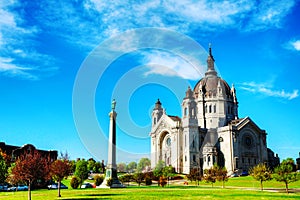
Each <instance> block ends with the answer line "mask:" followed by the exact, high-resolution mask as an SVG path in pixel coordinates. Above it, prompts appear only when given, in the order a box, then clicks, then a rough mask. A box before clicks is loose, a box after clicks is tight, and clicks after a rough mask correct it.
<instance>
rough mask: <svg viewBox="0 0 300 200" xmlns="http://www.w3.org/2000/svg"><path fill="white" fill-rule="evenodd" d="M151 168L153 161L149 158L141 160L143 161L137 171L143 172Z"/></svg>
mask: <svg viewBox="0 0 300 200" xmlns="http://www.w3.org/2000/svg"><path fill="white" fill-rule="evenodd" d="M150 166H151V161H150V159H149V158H141V160H140V162H139V164H138V166H137V171H138V172H143V171H145V170H147V168H148V167H150Z"/></svg>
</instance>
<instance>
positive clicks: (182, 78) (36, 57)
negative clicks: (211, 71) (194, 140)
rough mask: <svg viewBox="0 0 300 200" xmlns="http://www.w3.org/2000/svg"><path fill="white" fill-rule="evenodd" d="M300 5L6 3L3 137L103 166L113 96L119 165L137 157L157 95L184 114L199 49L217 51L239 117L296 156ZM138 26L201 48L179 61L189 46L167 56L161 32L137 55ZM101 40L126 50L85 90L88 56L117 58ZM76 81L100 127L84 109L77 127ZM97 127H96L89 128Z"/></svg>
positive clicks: (1, 17) (0, 31) (286, 1)
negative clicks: (82, 76)
mask: <svg viewBox="0 0 300 200" xmlns="http://www.w3.org/2000/svg"><path fill="white" fill-rule="evenodd" d="M299 9H300V2H299V1H293V0H282V1H278V0H270V1H255V0H253V1H251V0H250V1H249V0H247V1H246V0H245V1H243V0H240V1H224V2H222V1H200V2H195V1H191V0H182V1H180V2H177V1H173V0H165V1H164V0H153V1H127V2H124V1H121V0H116V1H113V2H110V1H96V0H84V1H79V0H73V1H71V0H66V1H61V2H56V1H35V0H27V1H26V0H22V1H21V0H19V1H18V0H7V1H1V2H0V91H1V98H0V136H1V139H0V140H1V141H3V142H6V143H7V144H12V145H23V144H26V143H32V144H34V145H35V146H36V147H38V148H40V149H55V150H58V151H63V152H64V151H68V152H69V154H70V155H71V157H72V158H77V157H85V158H89V157H91V156H93V157H94V158H96V159H97V160H100V159H106V156H107V155H106V145H107V141H106V139H105V137H107V135H108V133H107V132H108V122H109V121H108V113H109V111H110V101H111V99H112V98H116V99H117V112H118V117H117V119H118V120H119V123H118V146H119V147H120V151H119V156H118V160H119V161H125V162H128V161H131V160H134V161H137V160H138V159H139V158H140V157H141V156H144V155H147V153H149V151H150V139H149V137H148V134H149V131H150V127H149V125H150V122H151V119H150V114H151V109H152V108H153V105H154V103H155V101H156V100H157V98H160V99H161V102H162V104H163V106H164V107H165V108H166V110H167V113H168V114H171V115H179V116H181V110H180V104H181V100H182V97H183V95H184V92H185V88H186V87H187V86H188V85H191V86H192V87H193V86H194V85H195V83H196V82H197V80H199V79H200V78H201V77H202V76H203V71H204V70H205V69H206V67H205V64H203V63H205V59H206V55H205V54H204V53H206V52H205V50H207V48H208V44H209V43H212V48H213V55H214V57H215V60H216V65H217V68H218V71H219V75H220V76H221V77H222V78H223V79H225V80H226V81H227V82H228V83H229V84H230V85H231V84H232V83H234V84H235V87H236V89H237V97H238V101H239V116H240V117H246V116H250V118H251V119H252V120H254V121H255V122H256V123H257V124H258V125H259V126H260V127H261V128H262V129H265V130H266V131H267V133H268V138H267V142H268V146H269V147H270V148H271V149H273V151H274V152H275V153H278V154H279V156H280V157H281V158H286V157H293V158H296V157H297V156H298V152H299V151H300V145H299V144H300V137H299V129H298V124H299V114H298V112H299V111H300V110H299V108H300V101H299V99H300V97H299V89H300V81H299V75H300V73H299V71H300V69H299V67H300V66H299V65H300V28H299V27H300V26H299V25H300V24H299V20H298V19H300V14H299V12H298V11H299ZM140 28H159V29H157V30H158V32H160V31H162V32H164V33H166V35H167V34H169V33H170V31H171V35H172V36H174V37H175V36H177V34H179V35H178V37H181V36H182V38H184V37H186V38H184V39H182V40H185V41H190V40H193V41H195V42H197V43H198V44H199V45H200V51H199V52H196V51H191V52H189V53H191V54H194V55H193V56H191V58H188V59H187V58H186V57H182V55H181V54H180V53H179V54H176V53H178V52H179V50H178V49H180V48H183V46H184V45H183V46H179V47H178V49H176V48H175V47H174V46H172V40H169V41H168V42H169V43H168V45H169V46H168V48H157V47H160V45H161V44H159V42H162V41H161V40H160V39H161V38H155V37H158V36H157V35H155V34H154V35H149V38H151V40H150V39H149V41H147V42H148V43H147V44H148V45H149V44H152V43H153V46H151V45H150V46H149V47H148V48H138V49H130V48H129V47H130V45H131V44H135V43H141V39H142V38H143V37H145V35H143V36H141V35H139V34H137V32H136V31H135V30H138V29H140ZM130 31H133V32H130ZM146 32H147V31H146ZM146 32H144V33H146ZM128 33H130V34H128ZM125 36H126V37H125ZM146 36H147V35H146ZM159 37H160V36H159ZM122 39H123V40H122ZM144 39H145V38H144ZM120 40H121V41H123V42H122V43H117V42H116V41H120ZM146 40H147V38H146ZM104 44H106V45H107V44H109V45H110V47H111V48H115V49H118V50H120V49H122V50H121V51H120V52H121V53H122V54H120V56H119V57H117V58H115V59H114V60H112V62H111V63H109V65H108V66H106V68H103V66H100V64H99V65H97V64H95V66H94V68H93V70H95V74H97V73H99V71H101V70H103V72H102V73H101V76H100V77H98V80H96V81H97V82H96V83H97V84H96V85H93V86H91V85H90V83H91V82H92V78H91V80H89V78H86V79H84V83H83V82H79V83H78V80H79V79H78V77H80V74H81V71H80V69H82V68H84V67H85V66H86V65H88V64H87V63H88V62H89V61H90V60H91V59H92V57H93V55H96V54H97V56H99V57H101V58H98V59H102V58H103V57H106V56H107V55H106V54H110V52H108V51H107V52H105V51H101V52H100V53H99V52H97V50H99V48H100V47H103V45H104ZM201 46H202V47H203V48H202V47H201ZM140 47H141V46H140ZM150 47H151V48H150ZM152 47H156V48H152ZM177 50H178V51H177ZM197 53H199V54H197ZM183 54H184V53H183ZM195 55H199V56H195ZM192 58H196V60H195V62H196V63H197V64H198V68H197V69H198V70H196V71H195V68H194V67H191V59H192ZM82 71H83V70H82ZM96 72H97V73H96ZM92 76H93V74H91V77H92ZM76 83H77V84H79V86H80V87H82V88H81V89H82V92H83V93H78V94H82V96H83V97H85V94H84V91H89V89H86V88H85V87H87V88H88V87H90V86H91V87H94V93H93V94H87V96H89V95H90V96H91V98H93V101H89V102H88V103H89V104H88V105H87V104H85V102H84V101H81V100H80V101H78V102H79V103H81V104H82V105H81V106H82V108H83V110H88V109H91V113H93V114H92V115H91V116H92V117H94V118H93V119H90V118H89V117H90V116H88V115H87V116H85V114H82V113H81V114H80V115H79V118H78V119H77V121H76V116H77V117H78V115H77V113H76V112H75V113H74V102H75V109H76V99H75V101H74V93H75V95H76V92H77V88H76ZM75 97H76V96H75ZM85 105H86V106H87V107H86V109H85ZM74 118H75V120H74ZM93 120H94V121H96V122H97V124H93V125H95V127H92V126H89V123H92V121H93ZM81 123H82V124H85V126H82V127H80V125H79V124H81ZM96 129H97V130H96ZM98 129H99V130H98Z"/></svg>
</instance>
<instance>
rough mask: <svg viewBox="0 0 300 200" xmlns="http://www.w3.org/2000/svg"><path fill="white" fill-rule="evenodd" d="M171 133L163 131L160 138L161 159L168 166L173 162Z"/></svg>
mask: <svg viewBox="0 0 300 200" xmlns="http://www.w3.org/2000/svg"><path fill="white" fill-rule="evenodd" d="M171 143H172V140H171V134H170V133H169V132H167V131H165V132H163V133H161V135H160V140H159V147H160V149H159V160H162V161H164V162H165V164H166V166H169V165H171V164H172V161H171Z"/></svg>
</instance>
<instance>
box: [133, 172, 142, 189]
mask: <svg viewBox="0 0 300 200" xmlns="http://www.w3.org/2000/svg"><path fill="white" fill-rule="evenodd" d="M133 178H134V180H135V182H137V183H138V184H139V186H140V185H141V183H142V182H143V179H144V174H143V173H140V172H137V173H135V174H134V175H133Z"/></svg>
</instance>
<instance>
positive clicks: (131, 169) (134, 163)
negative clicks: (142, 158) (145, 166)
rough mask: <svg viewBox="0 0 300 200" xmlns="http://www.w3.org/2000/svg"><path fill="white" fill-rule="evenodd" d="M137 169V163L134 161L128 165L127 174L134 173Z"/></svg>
mask: <svg viewBox="0 0 300 200" xmlns="http://www.w3.org/2000/svg"><path fill="white" fill-rule="evenodd" d="M136 167H137V164H136V162H134V161H132V162H130V163H129V164H128V165H127V172H129V173H132V172H134V171H135V169H136Z"/></svg>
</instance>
